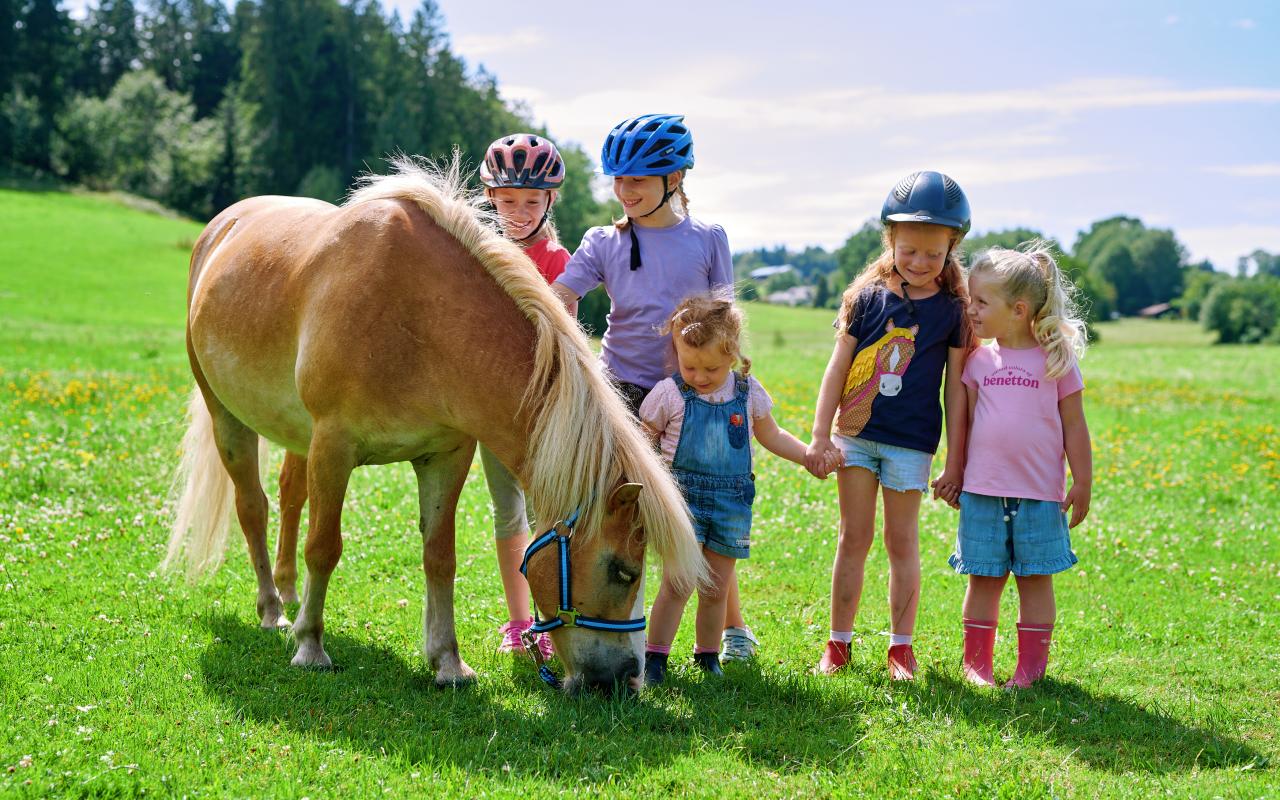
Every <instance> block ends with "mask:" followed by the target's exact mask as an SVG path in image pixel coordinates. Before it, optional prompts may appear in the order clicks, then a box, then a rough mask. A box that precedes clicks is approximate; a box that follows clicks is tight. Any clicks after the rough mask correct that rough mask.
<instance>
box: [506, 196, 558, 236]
mask: <svg viewBox="0 0 1280 800" xmlns="http://www.w3.org/2000/svg"><path fill="white" fill-rule="evenodd" d="M549 216H551V195H550V194H548V195H547V207H546V208H544V209H543V210H542V219H540V220H538V226H537V227H536V228H534V229H533V233H531V234H529V235H528V236H524V237H521V238H519V239H511V241H513V242H515V243H516V244H524V243H525V242H527V241H529V240H530V239H532V238H533V237H535V236H537V235H538V234H539V233H541V232H542V227H543V226H544V225H546V224H547V217H549ZM508 238H510V237H508Z"/></svg>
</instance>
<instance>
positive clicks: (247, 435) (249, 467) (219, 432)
mask: <svg viewBox="0 0 1280 800" xmlns="http://www.w3.org/2000/svg"><path fill="white" fill-rule="evenodd" d="M204 396H205V403H206V404H207V405H208V407H209V414H210V415H211V416H212V417H213V439H214V441H215V442H216V443H217V445H218V455H219V457H220V458H221V459H222V465H223V466H224V467H226V470H227V474H228V475H230V476H231V482H232V484H234V485H235V487H236V518H237V519H239V520H240V530H242V531H244V539H245V542H246V543H247V544H248V545H249V561H250V562H251V563H252V564H253V572H254V575H255V576H256V577H257V579H258V602H257V609H258V619H259V620H260V623H261V625H262V627H264V628H286V627H288V626H289V620H288V618H287V617H285V615H284V605H283V604H282V603H281V602H280V593H279V592H277V591H276V585H275V583H274V582H273V581H272V579H271V554H270V553H269V552H268V550H267V496H266V494H265V493H264V492H263V491H262V479H261V478H260V477H259V476H258V434H256V433H254V432H253V430H252V429H250V428H249V427H248V426H247V425H245V424H244V423H243V422H241V421H240V420H238V419H236V418H235V417H233V416H232V415H231V412H230V411H228V410H227V409H226V408H225V407H224V406H223V405H222V404H221V403H220V402H218V399H217V398H216V397H213V396H211V394H210V393H209V392H205V393H204Z"/></svg>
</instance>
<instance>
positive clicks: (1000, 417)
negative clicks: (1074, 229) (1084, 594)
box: [950, 242, 1093, 688]
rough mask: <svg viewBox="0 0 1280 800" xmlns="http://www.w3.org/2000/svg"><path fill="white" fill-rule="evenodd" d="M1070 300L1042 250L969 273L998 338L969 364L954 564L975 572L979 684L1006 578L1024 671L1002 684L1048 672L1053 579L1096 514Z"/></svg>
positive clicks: (973, 645) (999, 257) (1077, 327)
mask: <svg viewBox="0 0 1280 800" xmlns="http://www.w3.org/2000/svg"><path fill="white" fill-rule="evenodd" d="M1073 293H1074V289H1073V287H1072V286H1071V283H1070V282H1069V281H1068V280H1067V278H1066V276H1064V275H1063V274H1062V272H1061V270H1059V269H1058V265H1057V263H1055V262H1054V260H1053V256H1052V253H1051V252H1050V250H1049V248H1048V246H1046V245H1045V244H1044V243H1043V242H1031V243H1028V244H1026V245H1023V247H1021V248H1020V249H1019V250H1006V249H1004V248H999V247H997V248H993V249H991V250H989V251H987V252H986V253H984V254H983V255H982V257H981V258H979V259H978V261H977V262H976V263H975V264H974V265H973V267H972V268H971V269H970V270H969V298H970V299H969V307H968V312H967V313H968V315H969V320H970V322H971V323H972V324H973V329H974V332H975V333H976V334H977V336H979V337H980V338H983V339H990V340H992V341H990V342H988V343H987V344H985V345H984V346H982V347H980V348H978V349H977V350H976V351H974V352H973V353H972V354H971V355H970V356H969V359H968V361H966V362H965V368H964V375H963V378H962V380H963V381H964V385H965V390H966V394H967V396H968V404H969V420H970V422H969V442H968V452H967V459H966V463H965V470H964V490H963V492H962V493H961V495H960V503H959V504H960V528H959V531H958V533H957V536H956V550H955V553H954V554H953V555H952V556H951V559H950V561H951V566H952V567H953V568H954V569H955V570H956V572H958V573H960V574H962V575H968V576H969V589H968V592H967V593H966V594H965V598H964V662H963V663H964V671H965V676H966V677H967V678H968V679H969V680H970V681H972V682H973V683H976V684H979V685H983V686H994V685H995V677H994V675H993V671H992V670H993V667H992V657H993V650H994V647H995V638H996V620H997V617H998V615H999V611H1000V595H1001V593H1002V592H1003V591H1004V587H1005V583H1006V582H1007V581H1008V579H1009V573H1010V572H1012V573H1013V576H1014V580H1015V581H1016V582H1017V584H1018V601H1019V611H1018V665H1017V667H1016V668H1015V670H1014V673H1013V677H1011V678H1010V679H1009V681H1008V682H1007V683H1006V684H1005V687H1006V688H1014V687H1016V688H1026V687H1029V686H1030V685H1031V684H1033V683H1035V682H1036V681H1037V680H1039V679H1040V678H1042V677H1043V676H1044V673H1045V667H1046V665H1047V664H1048V660H1049V642H1050V639H1051V637H1052V634H1053V624H1054V619H1055V617H1056V614H1057V608H1056V604H1055V602H1054V597H1053V575H1054V574H1055V573H1058V572H1062V571H1063V570H1066V569H1069V568H1070V567H1071V566H1072V565H1073V564H1075V563H1076V556H1075V553H1073V552H1072V551H1071V537H1070V534H1069V533H1068V530H1069V528H1074V527H1075V526H1076V525H1079V524H1080V522H1082V521H1083V520H1084V518H1085V516H1086V515H1087V514H1088V513H1089V497H1090V493H1091V489H1092V484H1093V456H1092V453H1091V447H1090V443H1089V427H1088V425H1087V424H1086V423H1085V419H1084V399H1083V398H1084V392H1083V390H1084V383H1083V381H1082V380H1081V377H1080V370H1079V368H1078V367H1077V365H1076V361H1077V359H1078V358H1079V357H1080V356H1081V355H1083V354H1084V348H1085V331H1084V322H1083V321H1082V320H1081V319H1080V317H1079V316H1078V314H1077V313H1076V310H1075V308H1074V306H1073V304H1072V301H1071V297H1072V294H1073ZM1064 455H1065V457H1066V461H1067V462H1068V463H1069V464H1070V465H1071V476H1072V483H1071V487H1070V489H1067V487H1066V470H1065V469H1064V466H1063V457H1064ZM1068 510H1070V512H1071V519H1070V523H1069V524H1068V520H1067V511H1068Z"/></svg>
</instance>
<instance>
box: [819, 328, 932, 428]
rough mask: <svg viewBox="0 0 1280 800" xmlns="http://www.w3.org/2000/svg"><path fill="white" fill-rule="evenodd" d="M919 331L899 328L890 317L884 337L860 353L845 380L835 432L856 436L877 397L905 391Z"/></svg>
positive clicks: (918, 329)
mask: <svg viewBox="0 0 1280 800" xmlns="http://www.w3.org/2000/svg"><path fill="white" fill-rule="evenodd" d="M919 332H920V326H919V325H912V326H911V327H910V328H899V327H896V326H895V325H894V324H893V319H892V318H890V319H889V321H888V322H887V323H886V324H885V326H884V335H883V336H881V337H880V338H879V339H878V340H877V341H876V342H875V344H872V345H871V346H870V347H866V348H864V349H863V350H861V351H859V352H858V355H856V356H855V357H854V359H853V364H852V365H851V366H850V367H849V375H848V377H847V378H845V381H844V392H843V394H841V396H840V412H839V414H838V415H837V417H836V433H839V434H840V435H841V436H857V435H858V434H859V433H861V432H862V429H863V428H864V427H866V425H867V420H869V419H871V404H872V403H873V402H875V399H876V395H884V396H885V397H896V396H897V394H898V393H899V392H901V391H902V374H903V373H904V372H906V371H907V366H908V365H910V364H911V357H912V356H914V355H915V353H916V334H917V333H919Z"/></svg>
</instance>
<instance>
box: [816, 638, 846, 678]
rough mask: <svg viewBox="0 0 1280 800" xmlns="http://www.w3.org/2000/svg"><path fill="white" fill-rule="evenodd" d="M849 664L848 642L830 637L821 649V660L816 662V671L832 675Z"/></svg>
mask: <svg viewBox="0 0 1280 800" xmlns="http://www.w3.org/2000/svg"><path fill="white" fill-rule="evenodd" d="M848 665H849V643H848V642H837V641H836V640H835V639H831V640H829V641H828V642H827V647H826V649H825V650H823V651H822V660H821V661H819V662H818V666H817V669H816V672H818V673H819V674H821V675H834V674H836V673H837V672H839V671H840V670H842V669H844V668H845V667H847V666H848Z"/></svg>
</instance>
